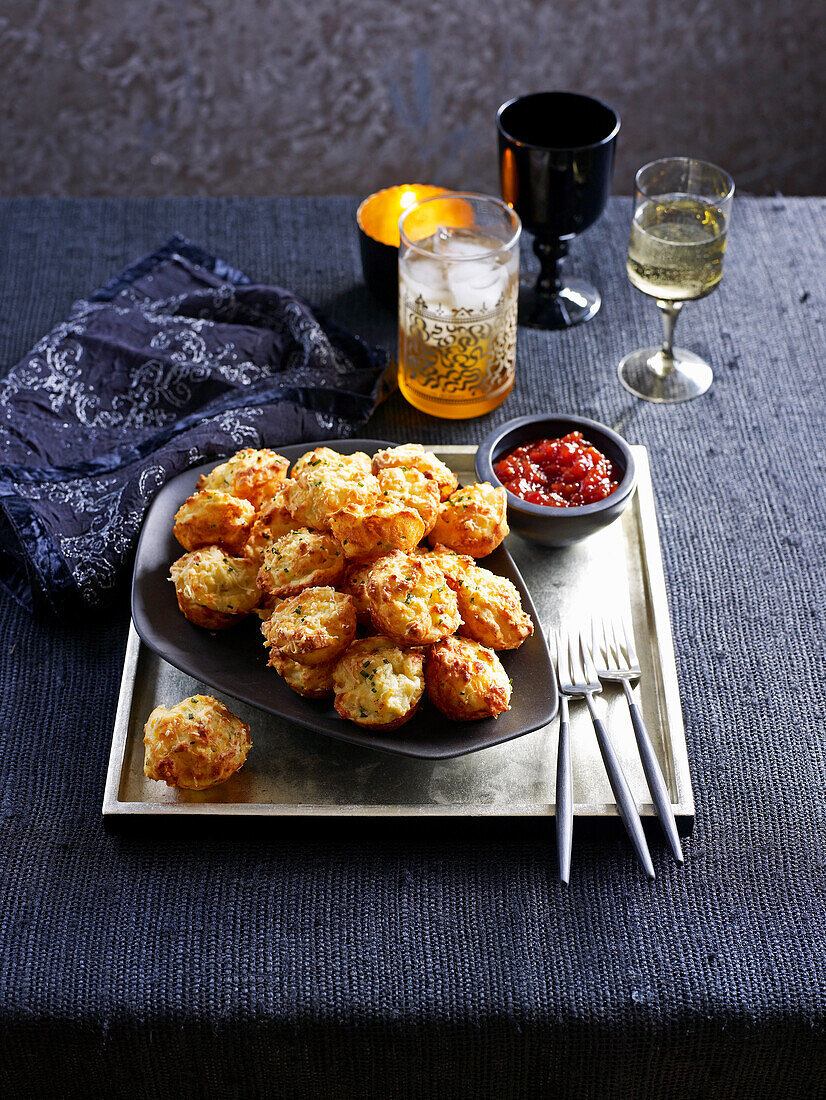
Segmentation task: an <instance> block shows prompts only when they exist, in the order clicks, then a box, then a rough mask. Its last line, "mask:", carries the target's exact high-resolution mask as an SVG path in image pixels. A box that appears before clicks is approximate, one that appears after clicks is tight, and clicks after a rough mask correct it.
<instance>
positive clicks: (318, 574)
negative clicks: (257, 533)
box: [258, 527, 345, 597]
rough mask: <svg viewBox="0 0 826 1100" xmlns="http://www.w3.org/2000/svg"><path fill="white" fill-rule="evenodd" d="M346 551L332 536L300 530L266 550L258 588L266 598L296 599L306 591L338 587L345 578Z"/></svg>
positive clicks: (288, 534) (290, 533)
mask: <svg viewBox="0 0 826 1100" xmlns="http://www.w3.org/2000/svg"><path fill="white" fill-rule="evenodd" d="M344 565H345V561H344V552H343V551H342V549H341V546H340V545H339V544H338V543H337V542H336V540H335V539H334V538H332V537H331V536H330V535H324V534H322V533H321V532H320V531H309V530H308V529H307V528H306V527H300V528H299V529H298V530H296V531H288V532H287V533H286V535H282V536H281V537H280V538H277V539H276V540H275V542H273V543H271V544H270V545H269V546H268V547H267V549H266V550H265V551H264V560H263V562H262V563H261V568H260V569H259V570H258V587H259V588H260V589H261V591H262V592H263V593H264V594H265V595H266V596H281V597H283V596H295V595H296V594H297V593H299V592H303V591H304V589H305V588H319V587H323V586H325V585H330V586H332V587H335V586H336V585H337V584H338V583H339V582H340V581H341V579H342V577H343V576H344Z"/></svg>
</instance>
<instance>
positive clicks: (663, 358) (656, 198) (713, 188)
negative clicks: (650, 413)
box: [618, 157, 734, 404]
mask: <svg viewBox="0 0 826 1100" xmlns="http://www.w3.org/2000/svg"><path fill="white" fill-rule="evenodd" d="M634 182H635V187H636V191H635V198H634V217H633V219H632V221H631V240H630V243H629V245H628V267H627V271H628V278H629V279H630V280H631V282H632V283H633V285H634V286H635V287H636V288H637V290H641V291H642V292H643V294H647V295H648V296H649V297H650V298H654V299H655V301H656V303H657V305H658V306H659V307H660V310H661V311H662V321H663V343H662V347H659V348H640V350H639V351H632V352H631V353H630V354H629V355H626V356H625V358H624V359H623V360H622V361H621V362H620V365H619V372H618V373H619V379H620V382H622V384H623V386H625V388H626V389H627V390H629V391H630V392H631V393H633V394H635V395H636V396H637V397H642V398H644V399H645V400H646V401H657V402H659V403H661V404H667V403H672V402H673V403H676V402H678V401H690V400H691V399H692V398H693V397H699V396H700V394H703V393H705V392H706V390H707V389H708V388H709V386H710V385H711V381H712V378H713V374H712V370H711V367H710V366H709V365H708V363H706V361H705V360H704V359H701V358H700V356H699V355H695V354H694V352H692V351H686V350H685V349H684V348H675V347H674V345H673V339H674V326H675V325H676V324H677V318H678V317H679V316H680V311H681V310H682V308H683V305H684V304H685V302H687V301H691V300H693V299H695V298H705V296H706V295H707V294H710V293H711V292H712V290H714V289H715V287H717V286H718V285H719V283H720V280H721V279H722V277H723V256H724V254H725V251H726V235H727V233H728V227H729V220H730V218H731V203H732V198H733V197H734V183H733V181H732V179H731V176H729V175H728V174H727V173H726V172H724V171H723V170H722V169H721V168H717V167H715V165H713V164H707V163H706V162H705V161H702V160H694V159H692V158H691V157H666V158H664V159H662V160H655V161H652V162H651V163H650V164H646V165H645V166H644V167H643V168H640V170H639V171H638V172H637V175H636V177H635V181H634Z"/></svg>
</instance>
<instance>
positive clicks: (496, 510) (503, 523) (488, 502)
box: [428, 481, 508, 558]
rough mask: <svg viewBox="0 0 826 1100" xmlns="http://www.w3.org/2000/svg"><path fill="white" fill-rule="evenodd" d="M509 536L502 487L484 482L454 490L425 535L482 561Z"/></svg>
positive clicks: (504, 496)
mask: <svg viewBox="0 0 826 1100" xmlns="http://www.w3.org/2000/svg"><path fill="white" fill-rule="evenodd" d="M507 533H508V499H507V496H506V494H505V490H504V489H503V488H502V487H501V486H497V487H495V488H494V486H493V485H491V484H489V483H488V482H487V481H483V482H479V483H477V484H475V485H465V486H463V487H462V488H461V489H457V490H456V492H455V493H453V494H452V495H451V496H450V497H449V499H448V500H447V501H445V503H444V504H443V505H442V510H441V512H440V513H439V517H438V519H437V520H436V522H435V524H434V525H433V530H432V531H431V532H430V534H429V536H428V540H429V542H430V544H431V545H432V546H435V545H436V544H437V543H441V544H442V545H443V546H447V547H448V549H450V550H455V551H456V553H457V554H468V555H470V557H472V558H485V557H487V555H488V554H491V553H493V551H494V550H495V549H496V547H497V546H498V545H499V544H500V542H501V541H502V539H504V537H505V535H507Z"/></svg>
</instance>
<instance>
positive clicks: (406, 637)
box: [367, 552, 461, 646]
mask: <svg viewBox="0 0 826 1100" xmlns="http://www.w3.org/2000/svg"><path fill="white" fill-rule="evenodd" d="M367 599H368V602H369V604H370V615H371V617H372V619H373V624H374V626H375V628H376V630H377V631H378V632H379V633H380V634H384V635H386V637H388V638H391V639H392V640H393V641H394V642H396V643H397V644H398V645H401V646H419V645H432V644H433V643H434V642H438V641H439V640H440V639H441V638H446V637H447V636H448V635H449V634H452V633H453V632H454V631H455V630H456V629H457V628H458V626H459V623H460V622H461V620H460V618H459V609H458V605H457V603H456V595H455V593H454V592H453V591H452V590H451V588H450V587H449V585H448V583H447V581H446V580H445V575H444V573H442V571H441V570H440V569H439V568H438V567H437V566H436V565H434V564H433V562H431V561H429V560H428V559H427V558H425V557H421V556H419V555H413V554H404V553H401V552H396V553H393V554H387V555H386V556H385V557H383V558H379V560H378V561H377V562H376V564H375V565H374V566H373V568H372V570H371V571H370V575H369V577H368V580H367Z"/></svg>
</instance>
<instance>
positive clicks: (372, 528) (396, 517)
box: [330, 499, 424, 561]
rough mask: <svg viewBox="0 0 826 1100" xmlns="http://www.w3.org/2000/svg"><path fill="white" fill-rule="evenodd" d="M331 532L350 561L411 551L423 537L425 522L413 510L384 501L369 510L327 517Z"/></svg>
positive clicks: (354, 509)
mask: <svg viewBox="0 0 826 1100" xmlns="http://www.w3.org/2000/svg"><path fill="white" fill-rule="evenodd" d="M330 529H331V531H332V532H333V534H334V535H335V537H336V538H337V539H338V541H339V542H340V543H341V545H342V547H343V548H344V553H345V554H346V555H347V557H348V558H349V559H350V560H352V561H369V560H370V559H372V558H378V557H381V556H382V555H383V554H388V553H390V552H392V551H393V550H412V549H413V547H414V546H416V544H417V543H418V542H419V539H421V538H422V536H423V535H424V523H423V522H422V517H421V516H420V515H419V513H418V512H417V511H416V509H415V508H413V507H411V506H409V505H407V504H404V503H403V502H401V501H398V500H383V499H382V500H381V501H380V503H379V504H377V505H373V506H371V507H370V508H368V509H362V508H344V509H342V510H341V511H340V512H337V513H336V514H335V515H333V516H330Z"/></svg>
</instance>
